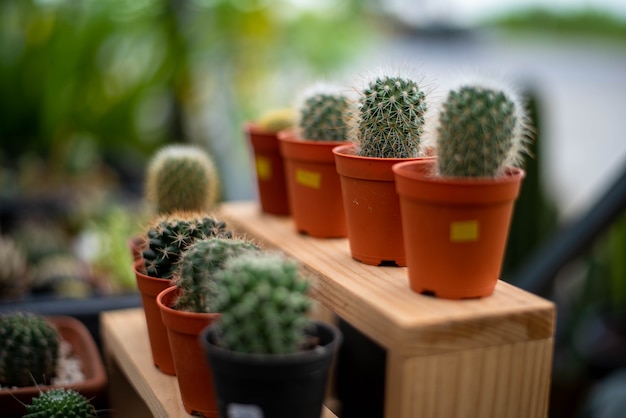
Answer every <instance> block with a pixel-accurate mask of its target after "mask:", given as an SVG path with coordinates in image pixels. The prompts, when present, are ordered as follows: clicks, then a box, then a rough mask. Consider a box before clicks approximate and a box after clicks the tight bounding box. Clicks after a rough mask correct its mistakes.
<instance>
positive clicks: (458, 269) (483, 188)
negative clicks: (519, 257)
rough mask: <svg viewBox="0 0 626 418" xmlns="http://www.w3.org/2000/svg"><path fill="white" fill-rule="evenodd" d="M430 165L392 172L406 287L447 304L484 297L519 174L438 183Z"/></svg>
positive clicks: (496, 272) (496, 274)
mask: <svg viewBox="0 0 626 418" xmlns="http://www.w3.org/2000/svg"><path fill="white" fill-rule="evenodd" d="M434 170H435V167H434V161H414V162H407V163H402V164H398V165H396V166H394V167H393V171H394V173H395V176H396V187H397V190H398V193H399V195H400V202H401V211H402V223H403V227H404V242H405V248H406V253H407V264H408V275H409V284H410V286H411V289H413V290H414V291H415V292H418V293H425V294H433V295H435V296H437V297H441V298H446V299H464V298H476V297H484V296H489V295H491V294H492V293H493V290H494V288H495V286H496V284H497V282H498V279H499V278H500V272H501V268H502V260H503V257H504V250H505V248H506V241H507V238H508V232H509V225H510V223H511V216H512V214H513V206H514V203H515V199H516V198H517V196H518V194H519V190H520V185H521V181H522V179H523V178H524V175H525V173H524V171H523V170H520V169H514V168H511V169H510V170H509V171H508V173H507V174H506V175H505V176H503V177H500V178H497V179H485V178H480V179H459V178H439V177H435V176H434V175H433V172H434Z"/></svg>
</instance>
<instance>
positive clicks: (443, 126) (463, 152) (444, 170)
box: [436, 85, 526, 177]
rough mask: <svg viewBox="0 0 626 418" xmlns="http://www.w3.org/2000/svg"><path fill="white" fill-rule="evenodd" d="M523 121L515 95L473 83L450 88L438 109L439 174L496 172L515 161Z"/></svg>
mask: <svg viewBox="0 0 626 418" xmlns="http://www.w3.org/2000/svg"><path fill="white" fill-rule="evenodd" d="M525 121H526V117H525V116H524V114H523V110H522V109H521V106H520V105H519V101H518V100H517V98H515V97H514V96H513V94H512V93H509V92H506V91H505V90H501V89H497V88H489V87H482V86H478V85H464V86H462V87H460V88H458V89H454V90H451V91H450V92H449V93H448V96H447V98H446V100H445V102H444V103H443V106H442V109H441V111H440V113H439V126H438V128H437V144H436V146H437V170H438V173H439V175H441V176H449V177H496V176H498V175H499V174H501V173H502V171H503V170H504V168H505V167H506V166H508V165H516V164H518V162H519V160H520V151H521V150H523V148H524V147H523V143H524V142H523V135H524V134H525V130H526V129H525V127H524V125H525Z"/></svg>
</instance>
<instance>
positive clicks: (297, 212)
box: [278, 82, 349, 238]
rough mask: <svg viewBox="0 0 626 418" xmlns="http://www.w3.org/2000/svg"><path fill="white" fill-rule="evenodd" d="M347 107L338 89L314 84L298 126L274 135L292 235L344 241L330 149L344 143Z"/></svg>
mask: <svg viewBox="0 0 626 418" xmlns="http://www.w3.org/2000/svg"><path fill="white" fill-rule="evenodd" d="M348 105H349V99H348V96H347V95H346V93H345V91H344V90H343V89H342V88H341V87H339V86H336V85H332V84H328V83H321V82H320V83H316V84H313V85H311V86H310V87H308V88H307V89H305V90H303V91H302V93H301V94H300V95H299V97H298V100H297V105H296V110H297V113H296V126H295V129H293V130H283V131H281V132H279V134H278V140H279V143H280V151H281V154H282V156H283V159H284V163H285V175H286V177H287V188H288V196H289V202H290V207H291V212H292V213H291V214H292V216H293V220H294V224H295V227H296V230H297V231H298V232H301V233H305V234H307V235H310V236H312V237H317V238H340V237H345V236H347V230H346V221H345V215H344V209H343V200H342V198H341V184H340V182H339V175H338V174H337V169H336V167H335V157H334V155H333V153H332V150H333V148H334V147H336V146H338V145H341V144H344V143H346V133H347V125H346V122H345V119H344V115H345V113H346V110H347V108H348Z"/></svg>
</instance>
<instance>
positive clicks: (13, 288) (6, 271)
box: [0, 236, 28, 299]
mask: <svg viewBox="0 0 626 418" xmlns="http://www.w3.org/2000/svg"><path fill="white" fill-rule="evenodd" d="M27 290H28V280H27V276H26V255H25V254H24V253H23V252H22V250H20V248H19V247H18V246H17V245H16V244H15V242H14V241H13V239H12V238H9V237H2V236H0V299H11V298H16V297H20V296H22V295H23V294H24V293H26V291H27Z"/></svg>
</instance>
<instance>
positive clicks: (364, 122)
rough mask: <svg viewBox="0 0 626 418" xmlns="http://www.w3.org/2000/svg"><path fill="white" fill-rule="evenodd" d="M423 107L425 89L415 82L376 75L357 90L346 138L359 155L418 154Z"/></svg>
mask: <svg viewBox="0 0 626 418" xmlns="http://www.w3.org/2000/svg"><path fill="white" fill-rule="evenodd" d="M426 111H427V103H426V93H425V92H424V91H423V90H422V89H421V88H420V86H419V85H418V83H417V82H415V81H413V80H411V79H409V78H403V77H390V76H383V77H377V78H375V79H374V80H373V81H371V82H370V83H368V85H367V86H366V87H365V88H364V89H363V90H362V91H360V93H359V99H358V102H357V103H356V106H354V108H353V109H351V110H350V111H349V115H348V117H349V121H350V130H349V139H350V140H351V141H353V142H355V143H356V144H357V145H358V149H359V155H360V156H363V157H376V158H415V157H419V156H420V155H421V154H422V152H421V149H420V146H421V141H422V135H423V133H424V129H425V123H426V119H425V114H426Z"/></svg>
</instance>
